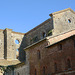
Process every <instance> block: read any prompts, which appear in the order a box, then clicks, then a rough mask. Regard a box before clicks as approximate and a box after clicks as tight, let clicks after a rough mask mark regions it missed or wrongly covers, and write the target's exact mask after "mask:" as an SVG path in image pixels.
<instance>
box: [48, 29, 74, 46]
mask: <svg viewBox="0 0 75 75" xmlns="http://www.w3.org/2000/svg"><path fill="white" fill-rule="evenodd" d="M74 35H75V29H74V30H71V31H68V32H66V33H63V34H60V35H57V36H54V37H47V40H48V41H49V42H50V44H49V45H48V46H47V47H49V46H52V45H53V44H55V43H58V42H60V41H63V40H64V39H67V38H69V37H71V36H74Z"/></svg>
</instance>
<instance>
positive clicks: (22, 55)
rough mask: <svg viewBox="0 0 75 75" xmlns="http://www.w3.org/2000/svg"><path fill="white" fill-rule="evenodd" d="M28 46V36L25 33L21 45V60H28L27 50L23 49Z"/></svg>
mask: <svg viewBox="0 0 75 75" xmlns="http://www.w3.org/2000/svg"><path fill="white" fill-rule="evenodd" d="M26 46H27V44H26V36H25V35H24V37H23V39H22V42H21V45H20V47H19V49H18V50H19V58H18V59H19V60H20V61H21V62H24V61H26V52H25V51H24V50H23V49H24V48H25V47H26Z"/></svg>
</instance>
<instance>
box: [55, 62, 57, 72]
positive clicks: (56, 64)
mask: <svg viewBox="0 0 75 75" xmlns="http://www.w3.org/2000/svg"><path fill="white" fill-rule="evenodd" d="M54 68H55V72H56V71H57V63H54Z"/></svg>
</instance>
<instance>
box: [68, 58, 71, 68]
mask: <svg viewBox="0 0 75 75" xmlns="http://www.w3.org/2000/svg"><path fill="white" fill-rule="evenodd" d="M67 67H68V68H71V62H70V59H67Z"/></svg>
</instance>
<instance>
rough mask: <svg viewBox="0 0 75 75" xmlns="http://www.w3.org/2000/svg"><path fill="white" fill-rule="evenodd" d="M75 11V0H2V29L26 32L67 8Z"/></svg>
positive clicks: (0, 25)
mask: <svg viewBox="0 0 75 75" xmlns="http://www.w3.org/2000/svg"><path fill="white" fill-rule="evenodd" d="M69 7H70V8H72V9H73V10H74V11H75V0H0V29H5V28H10V29H13V31H16V32H22V33H26V32H27V31H29V30H31V29H32V28H34V27H35V26H37V25H39V24H41V23H42V22H44V21H45V20H46V19H48V18H50V16H49V14H50V13H52V12H56V11H59V10H63V9H66V8H69Z"/></svg>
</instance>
